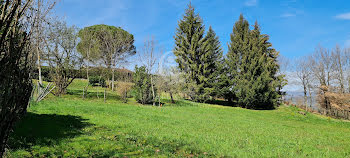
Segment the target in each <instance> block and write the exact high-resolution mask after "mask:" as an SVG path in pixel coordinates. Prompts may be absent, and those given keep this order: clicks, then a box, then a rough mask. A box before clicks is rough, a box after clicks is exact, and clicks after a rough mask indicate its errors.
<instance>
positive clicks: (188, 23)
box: [174, 4, 208, 102]
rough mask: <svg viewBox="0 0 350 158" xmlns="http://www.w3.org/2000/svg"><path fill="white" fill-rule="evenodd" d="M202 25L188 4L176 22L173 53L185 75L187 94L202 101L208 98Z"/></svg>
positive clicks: (195, 99) (203, 29)
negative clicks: (181, 17)
mask: <svg viewBox="0 0 350 158" xmlns="http://www.w3.org/2000/svg"><path fill="white" fill-rule="evenodd" d="M204 31H205V28H204V25H203V21H202V19H201V17H200V16H199V15H198V14H196V13H195V11H194V8H193V7H192V6H191V4H189V6H188V8H187V9H186V13H185V15H184V16H183V19H181V20H180V21H179V23H178V28H177V29H176V35H175V37H174V38H175V48H174V54H175V56H176V62H177V63H178V66H179V68H180V70H181V71H182V72H184V73H185V74H186V75H185V76H186V88H187V94H188V95H189V96H190V98H191V99H192V100H194V101H199V102H203V101H205V100H206V98H208V96H207V95H206V93H205V86H206V83H205V82H206V80H207V79H206V77H205V75H204V74H205V73H207V72H204V71H203V69H204V68H205V67H207V64H208V63H205V60H206V59H205V53H206V52H205V37H204Z"/></svg>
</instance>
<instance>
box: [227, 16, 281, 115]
mask: <svg viewBox="0 0 350 158" xmlns="http://www.w3.org/2000/svg"><path fill="white" fill-rule="evenodd" d="M268 40H269V37H268V36H267V35H264V34H261V33H260V28H259V26H258V24H257V23H255V25H254V29H253V30H250V29H249V23H248V21H247V20H245V19H244V17H243V15H240V17H239V20H238V21H237V22H236V23H235V26H234V27H233V32H232V34H231V43H230V45H229V52H228V53H227V59H226V64H227V73H225V74H227V77H222V81H221V82H222V85H225V84H228V85H230V90H229V91H227V90H226V91H225V92H226V93H228V94H224V96H226V97H232V98H231V100H235V101H236V102H237V103H238V105H239V106H242V107H244V108H252V109H272V108H274V106H275V105H277V104H278V102H279V99H280V97H281V96H280V95H279V94H280V92H279V90H280V88H281V87H282V81H283V76H278V75H277V72H278V70H279V65H278V64H277V57H278V52H276V50H275V49H273V48H271V47H272V45H271V43H269V42H268ZM229 99H230V98H229Z"/></svg>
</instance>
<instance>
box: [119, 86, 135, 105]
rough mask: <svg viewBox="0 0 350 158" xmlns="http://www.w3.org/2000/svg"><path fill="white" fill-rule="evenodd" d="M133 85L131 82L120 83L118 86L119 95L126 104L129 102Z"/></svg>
mask: <svg viewBox="0 0 350 158" xmlns="http://www.w3.org/2000/svg"><path fill="white" fill-rule="evenodd" d="M132 85H133V84H132V83H130V82H119V83H118V84H117V93H118V95H119V96H120V97H121V99H122V100H123V102H124V103H126V102H127V101H128V94H129V92H130V90H131V87H132Z"/></svg>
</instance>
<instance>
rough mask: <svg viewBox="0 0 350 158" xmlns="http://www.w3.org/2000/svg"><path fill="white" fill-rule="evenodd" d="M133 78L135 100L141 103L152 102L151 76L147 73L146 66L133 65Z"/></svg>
mask: <svg viewBox="0 0 350 158" xmlns="http://www.w3.org/2000/svg"><path fill="white" fill-rule="evenodd" d="M133 79H134V83H135V85H134V86H133V94H134V97H135V100H136V101H137V102H139V103H141V104H149V103H152V101H153V100H152V98H153V97H152V90H151V77H150V75H149V74H148V73H147V71H146V67H145V66H141V67H137V66H135V73H134V76H133Z"/></svg>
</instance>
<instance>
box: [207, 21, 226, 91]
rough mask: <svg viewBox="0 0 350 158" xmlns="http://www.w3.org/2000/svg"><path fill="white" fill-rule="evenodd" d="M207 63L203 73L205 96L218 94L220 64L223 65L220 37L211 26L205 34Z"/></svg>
mask: <svg viewBox="0 0 350 158" xmlns="http://www.w3.org/2000/svg"><path fill="white" fill-rule="evenodd" d="M203 61H204V63H205V65H204V67H203V75H204V76H205V81H204V83H206V84H205V89H204V91H205V96H208V95H210V96H216V95H218V86H219V85H218V83H219V80H218V79H219V78H218V76H219V75H220V73H221V72H220V71H218V70H220V66H221V65H222V62H223V59H222V49H221V43H220V41H219V37H217V36H216V33H215V32H214V30H213V29H212V27H211V26H210V27H209V30H208V32H207V34H206V36H205V55H204V56H203Z"/></svg>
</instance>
